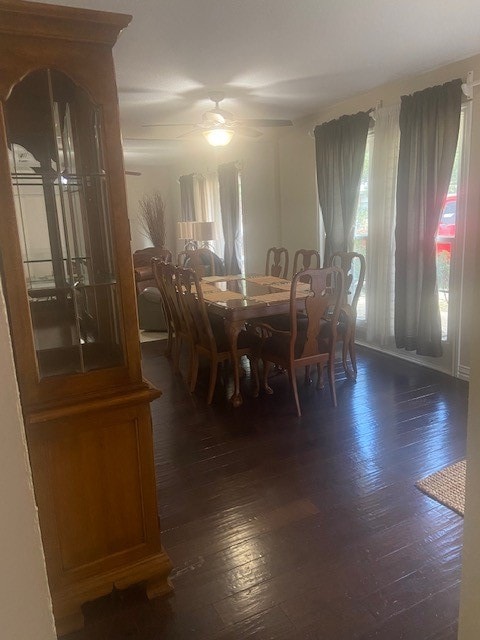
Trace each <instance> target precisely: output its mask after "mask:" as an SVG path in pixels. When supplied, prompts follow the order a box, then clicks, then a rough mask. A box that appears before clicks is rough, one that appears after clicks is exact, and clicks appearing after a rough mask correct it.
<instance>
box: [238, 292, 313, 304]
mask: <svg viewBox="0 0 480 640" xmlns="http://www.w3.org/2000/svg"><path fill="white" fill-rule="evenodd" d="M309 295H310V292H309V291H298V292H297V298H307V297H308V296H309ZM248 299H249V300H255V302H288V301H289V300H290V291H277V292H276V293H264V294H263V295H261V296H251V297H249V298H248Z"/></svg>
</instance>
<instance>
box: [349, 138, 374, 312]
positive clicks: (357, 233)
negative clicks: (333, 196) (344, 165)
mask: <svg viewBox="0 0 480 640" xmlns="http://www.w3.org/2000/svg"><path fill="white" fill-rule="evenodd" d="M373 139H374V134H373V130H372V131H370V132H369V134H368V136H367V145H366V148H365V160H364V161H363V169H362V177H361V179H360V193H359V197H358V205H357V213H356V215H355V230H354V237H353V250H354V251H356V252H357V253H361V254H362V255H364V256H365V260H368V256H367V250H368V242H367V241H368V182H369V170H370V160H371V157H372V152H373ZM356 266H357V268H358V265H356ZM358 275H359V274H358V273H354V274H353V283H352V287H351V289H352V291H355V286H354V285H355V283H356V282H357V280H358ZM367 287H368V283H367V281H366V280H365V282H364V284H363V288H362V291H361V294H360V298H359V300H358V306H357V321H359V322H365V320H366V301H367V295H368V294H367Z"/></svg>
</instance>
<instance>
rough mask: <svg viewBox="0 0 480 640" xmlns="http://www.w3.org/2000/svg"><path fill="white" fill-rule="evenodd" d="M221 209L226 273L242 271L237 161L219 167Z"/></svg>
mask: <svg viewBox="0 0 480 640" xmlns="http://www.w3.org/2000/svg"><path fill="white" fill-rule="evenodd" d="M218 186H219V192H220V209H221V212H222V228H223V237H224V241H225V249H224V262H225V273H226V274H237V273H241V269H240V258H239V253H238V243H239V241H240V237H241V221H240V193H239V187H238V167H237V165H236V163H235V162H229V163H228V164H221V165H220V166H219V167H218Z"/></svg>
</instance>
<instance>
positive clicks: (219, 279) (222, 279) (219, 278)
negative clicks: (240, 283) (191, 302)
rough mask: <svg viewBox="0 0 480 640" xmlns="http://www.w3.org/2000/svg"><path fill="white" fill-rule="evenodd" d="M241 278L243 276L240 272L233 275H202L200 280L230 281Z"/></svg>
mask: <svg viewBox="0 0 480 640" xmlns="http://www.w3.org/2000/svg"><path fill="white" fill-rule="evenodd" d="M242 278H243V276H242V274H240V273H239V274H238V275H235V276H204V277H203V278H202V282H230V281H232V280H241V279H242Z"/></svg>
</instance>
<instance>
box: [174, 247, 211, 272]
mask: <svg viewBox="0 0 480 640" xmlns="http://www.w3.org/2000/svg"><path fill="white" fill-rule="evenodd" d="M178 257H179V260H178V265H179V266H181V267H188V268H189V269H193V270H194V271H195V272H196V273H197V274H198V276H199V278H203V277H204V276H215V275H218V274H217V269H216V264H215V254H214V253H213V251H211V250H210V249H207V248H203V247H202V248H200V249H187V250H186V251H182V252H181V253H179V256H178Z"/></svg>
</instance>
